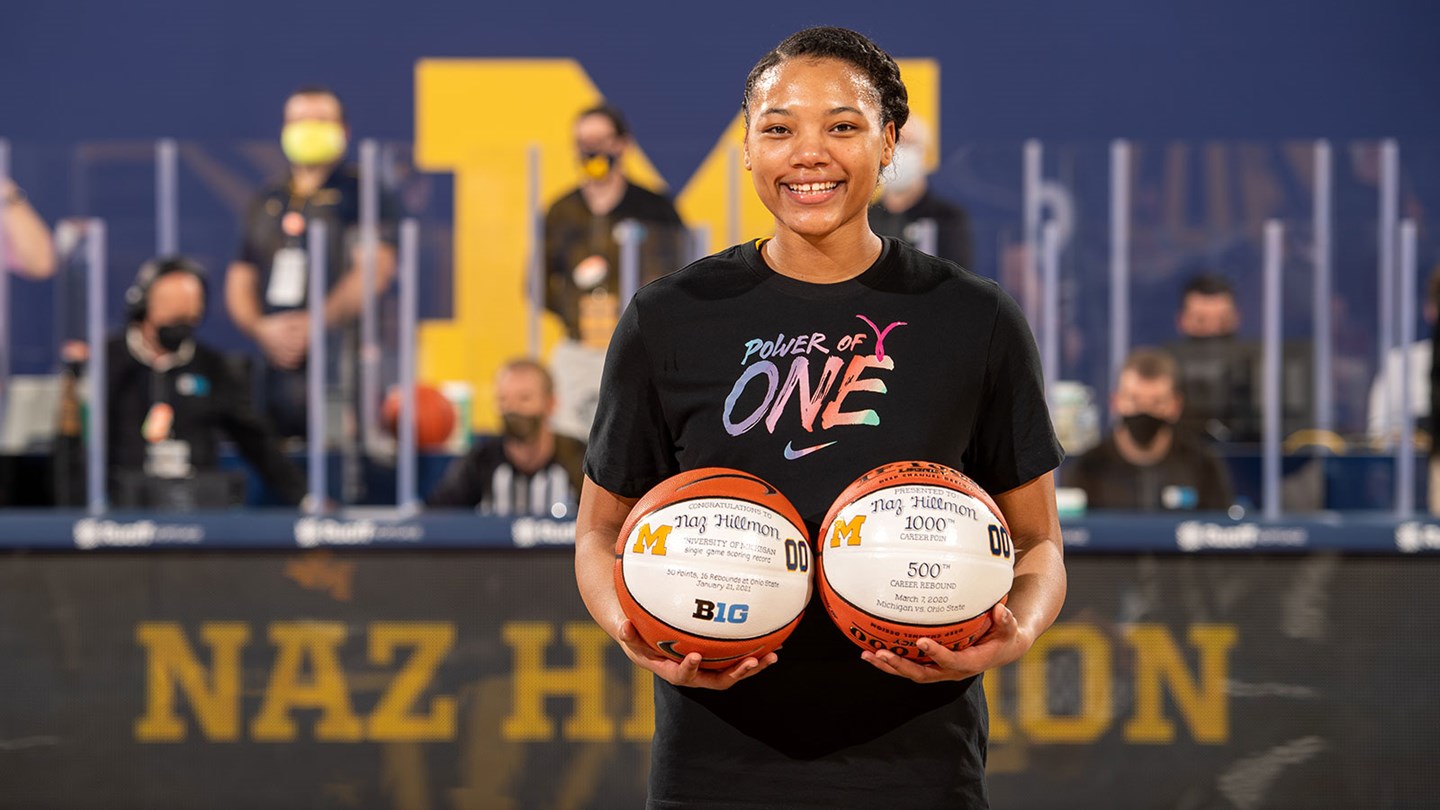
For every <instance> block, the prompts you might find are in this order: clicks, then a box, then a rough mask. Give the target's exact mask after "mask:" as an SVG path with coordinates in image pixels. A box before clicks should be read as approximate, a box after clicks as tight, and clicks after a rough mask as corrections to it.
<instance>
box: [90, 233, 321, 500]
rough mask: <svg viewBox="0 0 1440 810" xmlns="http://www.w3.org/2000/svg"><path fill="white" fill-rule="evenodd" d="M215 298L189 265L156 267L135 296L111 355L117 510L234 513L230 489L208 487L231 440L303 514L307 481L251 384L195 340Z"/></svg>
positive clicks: (181, 261)
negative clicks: (218, 509) (208, 301)
mask: <svg viewBox="0 0 1440 810" xmlns="http://www.w3.org/2000/svg"><path fill="white" fill-rule="evenodd" d="M205 298H206V282H205V271H204V269H203V268H202V267H200V265H198V264H196V263H195V262H192V261H190V260H189V259H186V258H184V257H180V256H171V257H165V258H160V259H156V260H154V261H151V262H148V263H146V264H145V266H144V267H142V268H141V270H140V273H139V275H138V276H137V277H136V281H135V284H134V285H133V286H132V287H131V288H130V289H129V290H128V291H127V292H126V296H125V299H126V305H127V307H128V321H127V323H126V326H125V330H124V331H123V332H122V333H121V334H119V335H116V336H115V337H113V338H111V339H110V341H109V342H108V343H107V344H106V347H105V351H106V356H105V362H106V365H105V380H106V407H107V413H106V437H107V441H106V447H107V468H108V479H109V487H110V492H111V498H112V502H113V503H114V504H115V505H117V506H135V507H161V508H163V507H166V506H177V505H181V504H182V503H183V505H188V506H225V505H229V504H227V503H225V502H224V501H225V500H227V498H226V497H225V495H224V494H223V493H221V492H219V491H218V490H219V489H221V488H220V487H214V486H210V485H208V484H207V483H205V482H214V481H216V480H219V479H218V478H217V476H218V475H219V472H218V471H219V457H220V439H221V437H222V436H224V437H226V438H229V439H230V440H231V441H233V442H234V443H235V445H236V447H237V448H238V449H239V451H240V454H241V455H242V456H244V458H245V460H246V461H247V462H249V463H250V465H251V466H252V467H254V468H255V470H256V472H258V473H259V474H260V476H261V478H262V479H264V481H265V483H266V485H267V486H269V487H270V488H271V489H272V490H273V491H274V493H275V494H276V495H277V496H278V497H279V498H280V499H281V500H283V501H284V502H285V503H289V504H297V505H298V504H299V503H300V502H301V500H302V499H303V498H304V497H305V480H304V477H303V476H302V475H301V473H300V471H299V469H298V468H296V466H295V465H294V464H292V463H290V461H289V460H288V459H286V458H285V456H284V454H283V453H282V452H281V450H280V445H279V440H278V439H277V438H276V437H275V435H274V432H273V431H272V430H271V428H270V426H269V425H268V424H266V423H265V422H264V421H262V420H261V419H260V417H259V416H258V415H257V414H256V413H255V411H254V410H253V409H252V407H251V405H250V402H249V399H250V398H249V396H248V395H247V384H246V382H245V381H244V380H243V379H242V378H241V377H240V376H239V375H238V374H236V372H235V371H234V370H233V369H232V368H231V366H230V365H229V364H228V363H227V362H226V360H225V359H224V358H223V357H222V356H221V355H220V353H219V352H217V351H215V350H214V349H211V348H210V347H208V346H205V345H204V344H202V343H200V342H199V341H197V340H196V339H195V336H194V331H195V327H196V325H197V324H199V322H200V319H201V318H202V317H203V315H204V313H205ZM183 481H189V482H191V483H190V484H188V485H186V484H181V483H179V482H183ZM187 490H188V494H182V495H179V496H176V495H175V493H186V492H187ZM158 492H169V493H171V495H157V493H158Z"/></svg>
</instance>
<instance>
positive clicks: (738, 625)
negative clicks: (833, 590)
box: [621, 498, 811, 640]
mask: <svg viewBox="0 0 1440 810" xmlns="http://www.w3.org/2000/svg"><path fill="white" fill-rule="evenodd" d="M657 546H658V548H659V549H660V551H657V550H656V549H657ZM810 565H811V561H810V549H809V547H808V546H807V545H806V543H805V541H804V540H803V539H802V536H801V534H800V532H799V531H798V530H797V529H796V528H795V527H794V526H793V525H791V523H790V521H788V520H786V519H785V518H784V517H782V516H781V515H780V514H779V513H778V512H775V511H773V510H771V509H768V508H766V507H764V506H760V505H758V504H755V503H750V502H748V501H741V500H731V499H717V498H702V499H696V500H691V501H681V502H680V503H675V504H670V505H668V506H664V507H661V508H660V509H657V510H655V512H653V513H651V514H650V515H648V516H647V517H646V518H645V519H644V520H641V521H639V522H638V523H637V524H636V525H635V528H634V529H632V530H631V532H630V536H629V537H628V538H626V543H625V550H624V556H623V559H622V560H621V569H622V571H623V573H624V577H625V587H626V588H627V589H628V590H629V591H630V594H631V595H632V596H633V597H634V598H635V601H636V602H637V603H638V604H639V605H640V607H642V608H644V609H645V610H646V611H647V612H649V613H650V614H651V615H653V616H655V617H656V618H658V619H660V620H661V621H663V622H664V623H666V624H668V625H670V626H671V627H674V628H676V629H679V630H682V631H684V632H686V633H690V634H692V635H697V636H706V637H709V638H715V639H724V640H736V639H746V638H754V637H757V636H762V635H765V634H766V633H771V632H773V631H775V630H778V629H780V628H781V627H784V626H785V625H786V624H789V623H790V621H791V620H793V619H794V618H795V617H796V616H798V615H800V611H802V610H804V608H805V603H806V602H807V601H809V599H810V576H809V571H810ZM707 604H708V605H709V606H710V607H708V608H707V607H705V605H707ZM696 614H699V615H698V616H697V615H696Z"/></svg>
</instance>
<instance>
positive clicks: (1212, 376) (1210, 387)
mask: <svg viewBox="0 0 1440 810" xmlns="http://www.w3.org/2000/svg"><path fill="white" fill-rule="evenodd" d="M1175 329H1176V331H1177V332H1179V334H1180V340H1179V341H1177V342H1175V343H1172V344H1170V345H1169V346H1167V347H1166V349H1167V350H1168V351H1169V353H1170V354H1171V356H1173V357H1174V359H1175V363H1176V366H1177V370H1176V374H1177V377H1176V379H1177V380H1178V381H1179V386H1180V392H1181V394H1182V395H1183V396H1184V398H1185V412H1184V414H1183V415H1182V416H1181V417H1180V425H1181V426H1182V427H1183V428H1185V429H1186V430H1188V431H1190V432H1191V433H1193V434H1195V435H1199V436H1208V437H1210V438H1212V439H1214V440H1216V441H1221V442H1250V441H1258V440H1259V438H1260V408H1259V403H1258V402H1257V401H1256V395H1257V393H1258V390H1259V389H1258V377H1257V375H1258V374H1259V366H1258V362H1259V354H1258V351H1257V347H1256V345H1255V344H1254V343H1253V342H1245V341H1242V340H1240V338H1239V332H1240V307H1239V305H1238V303H1237V302H1236V298H1235V288H1234V286H1232V285H1231V283H1230V281H1229V280H1228V279H1226V278H1225V277H1223V276H1221V275H1219V274H1218V273H1213V272H1204V273H1200V274H1198V275H1195V276H1193V277H1191V278H1190V279H1189V280H1188V281H1187V282H1186V283H1185V287H1184V289H1183V290H1182V291H1181V293H1180V308H1179V311H1178V312H1177V313H1176V315H1175Z"/></svg>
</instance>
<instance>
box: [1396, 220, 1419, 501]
mask: <svg viewBox="0 0 1440 810" xmlns="http://www.w3.org/2000/svg"><path fill="white" fill-rule="evenodd" d="M1399 243H1400V244H1399V263H1400V311H1399V313H1398V317H1397V318H1396V320H1397V321H1398V323H1399V325H1400V346H1401V352H1400V386H1399V388H1400V401H1401V402H1403V403H1405V404H1406V407H1405V409H1404V412H1405V413H1406V417H1407V418H1404V419H1402V420H1400V438H1399V441H1397V442H1396V443H1395V512H1396V514H1397V516H1399V517H1402V518H1406V517H1409V516H1410V515H1411V514H1412V513H1413V512H1414V511H1415V420H1414V419H1411V418H1409V406H1410V405H1411V404H1412V400H1411V397H1410V390H1411V385H1412V384H1413V381H1414V377H1413V376H1412V375H1411V368H1410V366H1411V363H1412V362H1413V361H1414V358H1413V356H1412V353H1411V352H1410V344H1411V343H1414V342H1415V318H1414V316H1413V314H1412V313H1414V312H1415V311H1416V307H1415V280H1416V275H1417V274H1416V272H1415V221H1414V220H1413V219H1402V220H1401V221H1400V231H1399Z"/></svg>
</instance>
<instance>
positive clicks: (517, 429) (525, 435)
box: [500, 413, 545, 442]
mask: <svg viewBox="0 0 1440 810" xmlns="http://www.w3.org/2000/svg"><path fill="white" fill-rule="evenodd" d="M500 420H501V423H502V424H503V427H502V428H501V429H502V431H503V432H504V435H505V438H507V439H515V440H517V441H522V442H528V441H530V440H531V439H533V438H535V437H536V436H538V435H540V428H541V426H543V425H544V424H545V418H544V417H542V416H540V415H538V414H526V413H502V414H500Z"/></svg>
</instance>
